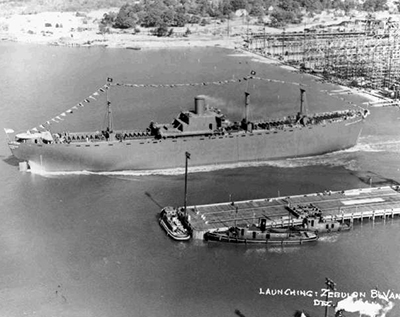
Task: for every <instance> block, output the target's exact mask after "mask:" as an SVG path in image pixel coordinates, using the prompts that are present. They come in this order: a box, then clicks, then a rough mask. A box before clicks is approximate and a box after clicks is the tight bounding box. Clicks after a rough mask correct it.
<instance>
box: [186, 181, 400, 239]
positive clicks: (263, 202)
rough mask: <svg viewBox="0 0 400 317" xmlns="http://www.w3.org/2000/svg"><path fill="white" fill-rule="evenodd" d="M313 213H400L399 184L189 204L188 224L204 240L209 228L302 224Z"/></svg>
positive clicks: (339, 216) (333, 216) (338, 216)
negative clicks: (263, 220) (305, 217)
mask: <svg viewBox="0 0 400 317" xmlns="http://www.w3.org/2000/svg"><path fill="white" fill-rule="evenodd" d="M309 212H318V213H320V214H321V215H322V216H323V217H324V218H325V219H327V220H338V221H341V220H347V221H351V222H352V221H354V220H363V219H365V218H368V219H373V220H375V218H376V217H382V218H385V219H386V217H394V216H395V215H399V214H400V188H399V186H385V187H373V188H360V189H352V190H344V191H335V192H332V191H324V192H320V193H313V194H306V195H296V196H286V197H275V198H266V199H256V200H246V201H231V202H225V203H217V204H209V205H199V206H188V207H187V215H188V218H187V219H188V223H189V225H190V226H191V228H192V230H193V238H194V239H203V235H204V233H205V232H207V231H214V230H217V229H220V230H222V229H228V228H229V227H231V226H238V227H242V226H247V225H252V224H258V223H259V222H260V221H261V219H265V221H266V228H271V227H284V226H288V225H301V224H302V223H303V220H304V216H305V215H306V214H307V213H309Z"/></svg>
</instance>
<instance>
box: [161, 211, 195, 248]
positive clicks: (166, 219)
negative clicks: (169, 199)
mask: <svg viewBox="0 0 400 317" xmlns="http://www.w3.org/2000/svg"><path fill="white" fill-rule="evenodd" d="M182 217H183V215H182V214H181V212H180V211H178V210H177V209H176V208H173V207H165V208H163V209H162V210H161V213H160V218H159V223H160V226H161V227H162V228H163V229H164V230H165V232H166V233H167V235H168V236H170V237H171V238H172V239H174V240H178V241H185V240H189V239H190V232H189V230H187V229H186V228H185V227H184V222H183V221H182Z"/></svg>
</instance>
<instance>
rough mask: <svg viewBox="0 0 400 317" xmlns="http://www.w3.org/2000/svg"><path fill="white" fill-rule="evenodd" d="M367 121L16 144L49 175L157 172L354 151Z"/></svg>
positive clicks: (18, 150) (21, 153)
mask: <svg viewBox="0 0 400 317" xmlns="http://www.w3.org/2000/svg"><path fill="white" fill-rule="evenodd" d="M363 121H364V120H363V119H361V118H359V117H356V118H354V119H353V120H343V121H341V122H335V123H327V124H318V125H310V126H304V127H301V128H300V127H296V128H285V129H277V130H274V131H272V130H254V131H253V132H251V133H250V132H243V131H242V132H239V133H231V134H228V133H225V134H224V135H212V136H192V137H177V138H166V139H158V140H156V139H154V138H151V137H149V138H147V139H145V138H142V139H133V140H124V141H122V142H119V141H109V142H107V141H98V142H90V141H89V142H72V143H70V144H66V143H61V144H35V143H19V144H12V145H11V144H10V149H11V151H12V153H13V155H14V156H15V157H17V158H18V159H20V160H23V161H27V162H28V163H29V165H30V166H31V167H32V166H36V167H39V168H40V169H42V170H44V171H47V172H56V171H83V170H86V171H95V172H99V171H120V170H153V169H169V168H177V167H184V164H185V159H184V153H185V152H190V154H191V160H190V165H191V166H204V165H215V164H232V163H238V162H251V161H265V160H274V159H281V158H293V157H304V156H311V155H318V154H323V153H328V152H332V151H338V150H343V149H347V148H350V147H352V146H354V145H355V144H356V143H357V140H358V137H359V135H360V133H361V129H362V125H363Z"/></svg>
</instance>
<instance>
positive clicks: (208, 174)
mask: <svg viewBox="0 0 400 317" xmlns="http://www.w3.org/2000/svg"><path fill="white" fill-rule="evenodd" d="M0 48H1V50H0V68H1V70H2V71H1V75H0V76H1V79H2V80H1V85H0V95H1V102H2V104H1V110H2V115H1V116H0V127H1V128H11V129H14V130H15V131H18V132H19V131H26V130H28V129H31V128H32V127H38V126H39V125H40V124H42V123H44V122H46V121H48V120H50V119H52V118H54V117H56V116H59V115H60V114H61V113H64V112H65V111H66V110H67V109H71V107H73V106H75V105H77V104H78V103H80V102H82V100H84V99H86V98H88V96H90V95H92V93H93V92H95V91H97V90H98V89H99V88H100V87H102V86H103V85H104V84H105V83H106V79H107V78H108V77H110V78H113V80H114V82H125V83H133V84H153V85H158V84H173V83H205V82H214V81H215V82H217V83H218V81H223V80H227V79H234V78H236V79H238V78H243V77H245V76H247V75H248V74H250V72H251V71H255V72H256V74H257V76H259V77H262V78H264V79H273V81H271V80H270V81H268V80H263V81H261V80H251V81H241V82H236V83H232V84H227V85H221V84H210V85H198V86H180V87H165V88H157V87H142V88H141V87H137V88H127V87H113V88H112V89H111V91H110V92H109V98H110V100H111V102H112V104H113V117H114V127H115V129H128V128H138V129H139V128H141V129H144V128H146V127H147V126H148V125H149V123H150V121H152V120H153V121H156V122H159V123H161V122H166V123H169V122H171V121H172V119H173V118H174V117H175V116H176V115H177V114H178V113H179V111H181V110H185V109H192V108H193V107H194V103H193V99H194V97H195V96H197V95H204V96H206V99H207V102H208V103H209V104H210V105H212V106H214V107H217V108H220V109H221V110H222V111H223V112H224V113H225V114H226V115H227V117H228V118H229V119H231V120H232V121H238V120H240V119H241V118H242V116H243V114H244V91H245V90H248V91H249V92H250V94H251V97H250V98H251V99H250V100H251V111H250V117H251V118H253V119H261V118H265V117H268V116H269V117H271V118H276V117H282V116H288V115H294V114H296V112H297V111H298V109H299V104H300V92H299V85H298V83H301V84H302V85H303V87H304V88H305V89H306V90H307V99H308V105H309V107H308V109H309V112H310V113H313V112H317V111H318V112H324V111H328V110H342V109H349V108H350V109H352V108H353V107H355V106H356V105H360V106H361V105H362V103H363V102H364V101H366V99H364V98H362V97H360V96H356V95H353V94H341V95H338V94H335V95H329V94H328V93H327V92H329V91H332V90H337V89H340V87H337V86H335V85H332V84H328V83H321V82H318V81H317V80H315V78H313V77H312V76H309V75H305V74H301V73H296V72H293V71H292V70H289V69H285V68H281V67H278V66H276V65H272V64H267V63H264V62H263V61H262V60H260V59H255V58H254V57H251V56H246V55H244V54H242V53H239V52H235V51H231V50H225V49H222V48H187V49H173V50H154V51H153V50H148V51H133V50H124V49H104V48H95V47H92V48H68V47H52V46H36V45H27V44H19V43H1V44H0ZM96 99H97V100H91V102H90V103H85V105H84V107H79V108H78V109H74V111H73V113H68V115H66V116H63V117H62V118H61V120H56V121H60V122H59V123H56V122H54V121H53V122H54V123H53V124H52V126H51V127H52V131H61V132H62V131H98V130H102V129H104V125H103V124H104V120H105V103H106V102H105V96H101V98H96ZM370 111H371V114H370V116H369V117H368V119H367V121H366V124H365V127H364V129H363V131H362V134H361V136H360V140H359V144H358V145H357V146H355V147H354V148H352V149H349V150H346V151H340V152H336V153H331V154H325V155H321V156H317V157H308V158H299V159H287V160H279V161H272V162H264V163H261V162H257V163H243V164H239V165H233V166H222V167H215V166H211V167H204V168H195V169H191V168H190V161H189V175H188V204H190V205H196V204H206V203H216V202H224V201H228V200H229V199H232V200H245V199H258V198H266V197H276V196H286V195H295V194H307V193H312V192H322V191H324V190H342V189H352V188H360V187H369V186H371V185H372V186H380V185H388V184H397V182H399V183H400V169H399V158H400V139H399V128H398V127H399V124H400V121H399V120H400V111H399V110H398V108H395V107H387V108H370ZM62 119H64V120H62ZM1 140H2V142H1V143H0V156H1V160H0V182H1V191H0V204H1V208H0V215H1V221H0V316H7V317H8V316H10V317H17V316H41V317H50V316H65V317H111V316H113V317H125V316H134V317H136V316H138V317H142V316H144V317H147V316H148V317H159V316H163V317H165V316H168V317H169V316H171V317H180V316H182V317H185V316H194V317H204V316H221V317H229V316H246V317H261V316H268V317H283V316H294V314H295V313H296V311H302V310H304V312H306V313H307V314H309V315H310V316H312V317H320V316H324V314H325V307H323V306H322V305H323V301H325V299H326V296H325V294H324V292H323V291H322V289H324V288H326V285H325V278H330V279H332V280H333V281H334V282H335V283H336V288H337V291H338V292H339V293H338V294H331V295H332V296H331V297H330V298H329V301H331V302H332V303H333V304H336V303H337V302H340V301H342V300H344V299H345V298H347V297H349V294H351V293H353V292H357V293H358V294H361V298H358V299H357V300H358V302H357V303H356V304H359V306H357V305H356V304H353V305H350V304H349V305H348V306H347V307H350V306H352V307H351V309H350V308H349V310H353V312H346V313H345V316H361V313H363V315H362V316H375V315H376V316H387V317H396V316H399V315H400V295H399V294H400V286H399V285H400V272H399V266H398V264H399V262H400V245H399V243H398V241H399V239H400V231H399V230H400V218H394V219H391V218H388V219H386V220H385V221H384V220H381V219H377V220H376V221H375V222H372V221H364V222H363V223H358V222H356V223H355V224H354V226H353V229H352V230H351V231H349V232H344V233H340V234H337V233H334V234H331V235H325V236H321V237H320V239H319V241H318V242H316V243H311V244H309V245H301V246H289V247H288V246H285V247H279V246H278V247H276V246H274V247H271V246H268V247H265V246H261V247H259V246H256V247H245V246H238V245H219V244H212V243H210V244H207V243H205V242H203V241H199V240H192V241H189V242H175V241H172V240H171V239H170V238H168V237H167V236H166V235H165V232H164V231H163V230H162V229H161V228H160V226H159V224H158V222H157V216H158V213H159V211H160V209H161V208H162V207H164V206H167V205H172V206H177V205H182V204H183V200H184V197H183V196H184V174H183V172H184V171H183V170H182V169H176V170H167V171H140V172H138V171H136V172H135V171H122V172H116V173H88V172H84V171H79V172H78V171H77V172H76V173H52V174H40V173H32V172H20V171H19V169H18V162H17V161H16V160H15V159H14V158H13V157H11V153H10V151H9V149H8V147H7V144H6V135H5V134H3V136H2V137H1ZM155 155H156V154H155ZM184 159H185V158H184V157H182V160H184ZM160 160H162V157H160ZM378 291H379V292H380V294H384V295H385V296H386V298H384V297H385V296H383V297H382V296H381V298H378V297H377V296H376V294H377V292H378ZM367 304H369V305H370V306H368V309H366V310H362V309H364V308H360V307H367V306H366V305H367ZM357 309H358V310H357ZM361 310H362V311H361ZM360 311H361V312H360ZM373 314H375V315H373ZM328 315H329V316H334V308H333V307H331V308H329V312H328Z"/></svg>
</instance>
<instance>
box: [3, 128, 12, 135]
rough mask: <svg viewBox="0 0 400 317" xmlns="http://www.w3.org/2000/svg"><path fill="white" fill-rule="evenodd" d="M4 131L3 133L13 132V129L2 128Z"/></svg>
mask: <svg viewBox="0 0 400 317" xmlns="http://www.w3.org/2000/svg"><path fill="white" fill-rule="evenodd" d="M4 132H5V133H7V134H8V133H14V130H13V129H7V128H4Z"/></svg>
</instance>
